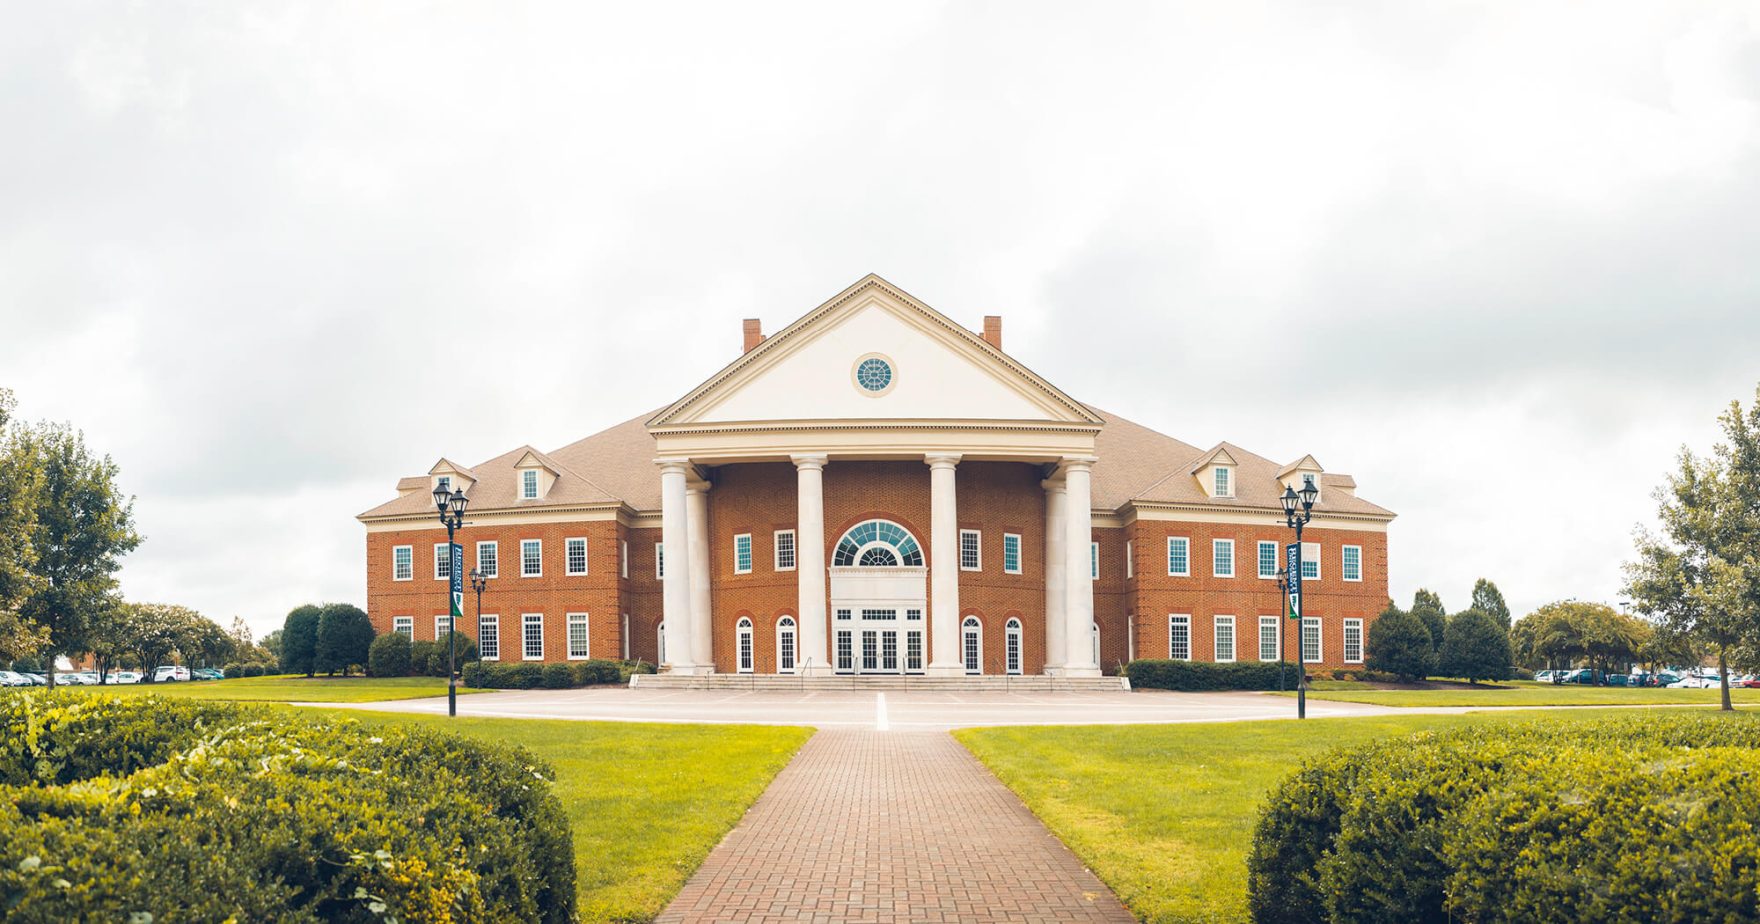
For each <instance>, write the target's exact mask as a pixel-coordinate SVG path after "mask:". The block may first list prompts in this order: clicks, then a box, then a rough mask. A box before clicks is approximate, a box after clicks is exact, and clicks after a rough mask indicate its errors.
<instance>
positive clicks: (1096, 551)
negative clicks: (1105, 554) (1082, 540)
mask: <svg viewBox="0 0 1760 924" xmlns="http://www.w3.org/2000/svg"><path fill="white" fill-rule="evenodd" d="M1088 577H1089V579H1091V580H1095V581H1098V580H1100V543H1098V542H1090V543H1088Z"/></svg>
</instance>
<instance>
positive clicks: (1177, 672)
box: [1125, 658, 1296, 691]
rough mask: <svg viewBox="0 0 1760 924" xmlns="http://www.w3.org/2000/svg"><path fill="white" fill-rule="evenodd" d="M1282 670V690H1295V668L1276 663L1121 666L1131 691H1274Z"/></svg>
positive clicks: (1149, 662)
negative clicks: (1278, 675) (1123, 667)
mask: <svg viewBox="0 0 1760 924" xmlns="http://www.w3.org/2000/svg"><path fill="white" fill-rule="evenodd" d="M1280 669H1281V670H1282V671H1283V685H1284V688H1285V689H1290V690H1293V689H1295V688H1296V666H1295V665H1294V664H1284V665H1281V666H1280V665H1279V664H1277V663H1276V662H1260V661H1239V662H1236V663H1233V664H1212V663H1208V662H1204V661H1165V660H1152V659H1147V658H1145V659H1141V660H1137V661H1132V662H1131V663H1129V664H1127V665H1125V676H1127V677H1129V678H1130V679H1131V688H1132V689H1134V690H1185V691H1199V690H1275V689H1278V679H1277V674H1278V671H1279V670H1280Z"/></svg>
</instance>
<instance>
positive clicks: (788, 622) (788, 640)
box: [776, 616, 795, 674]
mask: <svg viewBox="0 0 1760 924" xmlns="http://www.w3.org/2000/svg"><path fill="white" fill-rule="evenodd" d="M794 628H795V627H794V617H793V616H784V617H782V618H781V619H778V620H776V673H778V674H792V673H794V645H795V636H794Z"/></svg>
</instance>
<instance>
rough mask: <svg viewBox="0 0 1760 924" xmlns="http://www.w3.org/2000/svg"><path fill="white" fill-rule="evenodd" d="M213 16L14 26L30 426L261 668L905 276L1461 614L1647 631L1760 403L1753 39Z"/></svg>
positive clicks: (10, 267) (980, 20)
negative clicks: (535, 469) (468, 520)
mask: <svg viewBox="0 0 1760 924" xmlns="http://www.w3.org/2000/svg"><path fill="white" fill-rule="evenodd" d="M205 6H206V7H207V8H205V9H202V8H193V6H186V5H174V4H169V3H148V4H132V5H127V6H123V5H114V6H112V5H98V4H74V3H25V2H15V3H8V4H7V12H6V15H5V22H6V24H7V25H6V28H4V29H0V125H4V126H5V133H4V134H5V138H6V140H5V142H4V143H0V322H3V324H0V386H4V387H10V388H12V389H13V390H14V391H15V392H17V395H18V398H19V401H20V405H21V407H20V412H21V415H22V416H24V417H26V418H52V419H57V420H70V421H72V422H74V423H75V424H77V425H78V426H80V427H82V428H84V430H85V432H86V436H87V439H88V441H89V442H90V443H91V444H92V445H93V446H94V447H95V448H97V449H99V450H101V451H103V452H107V453H109V454H111V455H112V456H113V457H114V458H115V460H116V461H117V463H118V464H119V465H120V466H121V468H122V483H123V486H124V488H125V489H126V490H127V491H128V492H130V493H132V494H134V495H136V496H137V497H138V502H137V504H136V515H137V519H138V521H139V526H140V529H141V532H142V533H143V534H144V535H145V537H146V541H145V543H144V544H143V545H142V546H141V548H140V550H139V551H137V552H135V553H134V554H133V555H131V556H129V558H128V559H127V565H126V567H125V569H124V571H123V574H122V580H123V589H124V591H125V592H126V593H127V594H128V595H129V596H130V597H131V598H134V599H140V600H156V601H164V602H176V603H183V604H187V605H191V606H194V607H197V608H198V609H200V610H202V611H203V612H205V613H207V614H208V615H209V616H212V617H214V618H216V619H217V620H219V621H221V622H222V623H225V622H228V621H229V620H230V619H231V617H232V616H234V615H242V616H244V617H245V618H246V619H247V620H248V621H250V623H251V624H252V625H253V626H254V627H255V628H256V629H257V630H258V631H259V632H261V631H264V630H267V629H269V628H273V627H276V626H278V625H279V624H280V621H281V618H282V616H283V615H284V614H285V613H286V611H287V610H288V609H289V608H290V607H292V606H294V605H296V604H298V603H301V602H304V601H309V600H318V599H336V600H349V601H354V602H357V603H363V602H364V584H365V577H364V563H363V561H362V554H363V550H364V539H363V530H362V528H361V526H360V525H359V524H358V523H357V522H356V521H355V520H354V515H355V514H357V513H359V512H361V511H362V510H365V509H367V508H368V507H371V506H373V505H375V504H377V503H379V502H381V501H383V500H386V499H388V498H389V497H391V496H392V495H393V493H394V492H393V490H392V489H393V485H394V484H395V482H396V479H397V478H398V477H399V476H403V475H411V474H420V473H422V472H425V471H426V470H427V469H428V467H429V466H430V465H432V464H433V462H434V460H435V459H436V458H437V457H439V456H440V455H442V454H445V455H447V456H449V457H451V458H453V459H455V460H458V461H460V462H463V463H465V464H472V463H475V462H478V461H481V460H483V459H485V458H488V457H490V456H493V455H496V454H498V453H500V452H503V451H506V450H507V449H510V448H513V447H515V446H518V445H520V444H524V443H528V442H529V443H532V444H534V445H537V446H539V447H540V448H545V449H550V448H555V447H557V446H560V445H562V444H565V443H567V442H570V441H572V440H574V439H577V438H579V437H581V436H584V435H587V434H589V433H592V432H594V431H596V430H598V429H600V428H602V427H604V426H607V425H609V424H612V423H615V422H618V421H621V420H624V419H627V418H629V417H632V416H635V415H636V414H638V413H640V412H642V411H645V410H650V409H652V408H655V407H658V406H661V405H663V404H666V403H667V402H670V401H671V400H673V399H674V398H676V397H678V396H679V395H680V394H682V393H683V392H685V391H687V390H688V389H689V388H690V387H692V386H694V385H695V384H697V382H699V381H700V380H701V379H703V378H705V377H706V376H707V375H708V374H709V373H711V372H713V371H714V370H715V369H717V368H719V367H720V366H721V365H722V364H724V363H725V362H727V361H728V360H730V359H731V358H732V357H733V355H734V354H735V353H736V352H737V350H738V348H739V323H740V319H741V318H745V317H760V318H762V319H763V321H764V326H765V330H766V331H773V330H775V329H776V328H778V327H780V326H781V325H783V324H785V323H787V322H789V321H792V320H793V319H794V318H796V317H798V316H799V315H801V314H803V313H805V312H806V311H807V310H809V309H811V308H812V307H814V306H816V305H817V304H819V303H820V302H821V301H823V300H824V299H826V298H828V297H829V296H831V295H833V294H835V293H836V292H837V291H838V290H840V289H841V288H843V287H844V286H846V285H848V284H849V283H851V282H853V281H855V280H856V279H857V278H859V277H860V276H861V275H862V274H864V273H867V272H870V271H872V272H877V273H879V274H881V275H883V276H885V277H887V278H888V279H890V280H891V281H893V282H894V283H896V284H898V285H900V286H902V287H903V288H905V289H906V290H907V291H909V292H911V293H912V294H914V295H916V296H918V297H919V298H921V299H923V300H925V301H926V302H928V303H929V304H931V305H933V306H935V307H936V308H938V309H940V310H942V311H943V312H945V313H947V314H948V315H950V316H951V317H953V318H954V319H956V320H959V321H961V322H964V323H966V324H967V325H968V326H971V327H977V326H979V325H980V323H981V317H982V316H983V315H984V314H987V313H1000V314H1002V315H1003V316H1004V324H1005V340H1006V346H1007V348H1008V350H1009V352H1010V353H1011V354H1013V355H1015V356H1016V357H1018V358H1019V359H1020V360H1021V361H1023V362H1025V363H1026V364H1027V365H1028V366H1030V367H1032V368H1033V369H1034V370H1036V371H1038V372H1039V373H1041V374H1043V375H1044V376H1046V377H1047V378H1049V379H1050V380H1051V381H1053V382H1055V383H1057V384H1058V385H1059V386H1061V387H1062V388H1063V389H1065V390H1066V391H1068V392H1070V393H1071V394H1073V395H1075V396H1076V397H1078V398H1080V399H1082V400H1084V401H1088V402H1090V403H1092V404H1094V405H1096V406H1097V407H1100V408H1103V409H1106V410H1110V411H1113V412H1116V413H1119V414H1122V415H1124V416H1127V417H1131V418H1133V419H1135V420H1137V421H1139V422H1141V423H1144V424H1147V425H1149V426H1152V427H1155V428H1157V429H1160V430H1162V431H1164V432H1166V433H1169V434H1171V435H1174V436H1177V437H1179V438H1181V439H1183V440H1185V441H1187V442H1190V443H1193V444H1196V445H1199V446H1209V445H1212V444H1214V443H1215V442H1217V441H1219V440H1223V439H1227V440H1231V441H1233V442H1235V443H1238V444H1241V445H1243V446H1245V447H1247V448H1249V449H1252V450H1254V451H1257V452H1259V453H1261V454H1263V455H1267V456H1270V457H1271V458H1273V459H1277V460H1291V459H1295V458H1297V457H1299V456H1301V455H1302V454H1303V453H1313V454H1314V456H1315V457H1316V458H1318V459H1319V460H1320V462H1321V463H1322V464H1323V465H1325V466H1326V467H1327V468H1328V470H1330V471H1335V472H1348V473H1350V474H1353V475H1355V476H1356V479H1357V482H1358V484H1359V486H1360V493H1361V494H1362V496H1364V497H1367V498H1369V499H1371V500H1374V501H1376V502H1378V503H1381V504H1383V505H1385V506H1388V507H1391V508H1392V509H1394V510H1396V511H1397V512H1398V513H1399V514H1400V517H1399V519H1398V520H1397V521H1396V522H1395V524H1394V526H1393V537H1392V559H1393V560H1392V568H1393V574H1392V590H1393V593H1394V595H1395V596H1396V597H1397V598H1398V599H1400V600H1401V601H1402V602H1409V600H1410V598H1411V594H1412V591H1413V590H1414V589H1415V588H1417V587H1419V586H1429V587H1431V588H1432V589H1435V590H1437V591H1439V592H1440V593H1441V594H1442V597H1443V600H1444V602H1445V603H1446V604H1448V605H1449V607H1450V608H1451V609H1458V608H1460V607H1463V606H1465V604H1466V602H1467V595H1468V592H1469V589H1470V588H1471V586H1472V582H1473V579H1474V578H1476V577H1478V576H1480V575H1485V576H1489V577H1491V578H1492V579H1494V580H1496V581H1497V582H1498V584H1499V585H1501V587H1502V588H1503V590H1504V592H1505V593H1506V594H1507V595H1508V597H1509V599H1510V603H1511V606H1512V608H1513V609H1514V610H1515V611H1516V613H1517V614H1518V615H1520V614H1521V613H1524V612H1527V611H1528V610H1530V609H1532V608H1533V607H1534V606H1536V605H1538V604H1540V603H1543V602H1546V601H1548V600H1552V599H1558V598H1564V597H1572V596H1574V597H1578V598H1585V599H1600V600H1608V601H1617V600H1618V599H1619V590H1618V588H1619V578H1620V576H1619V565H1620V562H1621V561H1623V560H1624V559H1626V558H1627V557H1628V556H1629V555H1630V550H1631V530H1632V528H1633V526H1634V525H1636V524H1638V523H1640V522H1643V521H1646V520H1647V519H1648V518H1649V517H1650V516H1651V513H1652V508H1653V502H1652V501H1651V499H1650V497H1649V494H1650V491H1651V490H1652V488H1653V487H1654V486H1655V485H1656V484H1657V483H1659V482H1660V480H1661V478H1662V476H1663V474H1664V472H1665V471H1666V470H1667V469H1668V468H1669V466H1670V464H1671V458H1672V456H1673V455H1674V453H1675V452H1676V451H1677V449H1678V447H1679V446H1680V445H1681V444H1682V443H1683V442H1684V443H1690V444H1692V445H1694V446H1696V447H1701V448H1702V447H1705V446H1708V445H1709V444H1710V442H1711V441H1712V440H1713V438H1714V437H1715V435H1716V429H1715V424H1714V418H1715V415H1716V414H1717V413H1718V411H1719V410H1720V409H1721V407H1722V406H1723V405H1724V404H1725V403H1727V402H1728V401H1729V400H1731V399H1732V398H1737V397H1741V398H1743V399H1744V400H1745V401H1746V400H1751V399H1752V397H1753V394H1754V389H1755V386H1756V383H1757V382H1760V356H1757V348H1760V217H1757V216H1760V12H1756V9H1757V8H1756V7H1755V6H1753V5H1751V4H1748V5H1741V4H1734V3H1731V4H1727V5H1719V4H1700V3H1686V2H1657V3H1651V4H1632V3H1596V4H1583V3H1559V4H1548V3H1522V4H1507V3H1501V4H1494V5H1486V6H1479V5H1474V4H1462V3H1444V4H1424V3H1403V2H1402V3H1368V4H1344V3H1339V4H1330V3H1329V4H1313V3H1291V4H1288V5H1278V4H1251V3H1229V4H1218V3H1204V4H1186V5H1184V6H1185V7H1186V9H1184V10H1173V9H1169V8H1168V7H1169V6H1170V5H1169V4H1145V5H1142V6H1125V5H1106V6H1102V5H1099V4H1068V3H1055V4H1044V5H1038V6H1029V5H1028V4H1024V3H1014V2H1010V3H997V4H906V3H896V2H895V3H887V4H883V5H881V4H876V5H875V6H874V7H873V9H872V11H871V12H869V13H867V14H861V13H854V12H850V11H849V10H846V9H843V7H844V6H845V5H844V4H826V3H806V4H800V5H798V6H766V7H760V6H757V5H753V4H728V3H717V4H706V5H702V6H700V7H694V8H693V7H680V6H678V5H672V4H667V5H657V4H616V5H608V6H605V7H602V8H596V9H589V8H586V7H585V5H583V4H557V5H555V7H544V6H531V5H523V4H512V3H495V4H453V5H448V6H445V7H439V8H428V7H424V6H420V5H414V4H392V3H371V4H359V3H337V4H330V5H321V4H310V3H290V4H285V5H282V4H276V5H265V4H250V3H214V4H207V5H205ZM834 7H835V8H836V9H834Z"/></svg>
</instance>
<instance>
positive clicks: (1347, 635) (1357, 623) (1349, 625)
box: [1344, 618, 1363, 664]
mask: <svg viewBox="0 0 1760 924" xmlns="http://www.w3.org/2000/svg"><path fill="white" fill-rule="evenodd" d="M1353 629H1354V630H1356V633H1357V656H1356V657H1354V658H1353V657H1351V630H1353ZM1344 663H1346V664H1361V663H1363V620H1362V619H1360V618H1351V619H1346V620H1345V621H1344Z"/></svg>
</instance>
